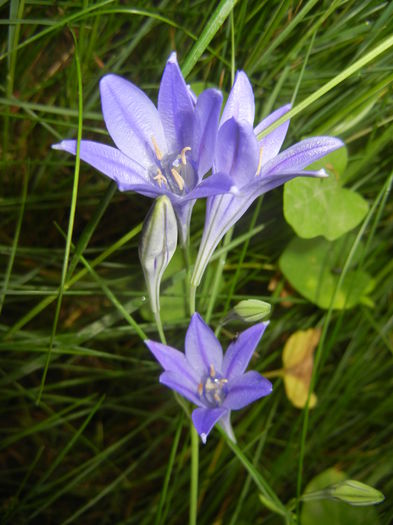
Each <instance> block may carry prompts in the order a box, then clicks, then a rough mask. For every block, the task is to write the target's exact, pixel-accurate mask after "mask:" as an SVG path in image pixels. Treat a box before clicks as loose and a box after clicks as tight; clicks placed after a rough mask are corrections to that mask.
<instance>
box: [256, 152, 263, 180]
mask: <svg viewBox="0 0 393 525" xmlns="http://www.w3.org/2000/svg"><path fill="white" fill-rule="evenodd" d="M262 151H263V148H262V146H261V147H260V149H259V159H258V166H257V172H256V173H255V176H256V177H258V175H259V174H260V173H261V168H262Z"/></svg>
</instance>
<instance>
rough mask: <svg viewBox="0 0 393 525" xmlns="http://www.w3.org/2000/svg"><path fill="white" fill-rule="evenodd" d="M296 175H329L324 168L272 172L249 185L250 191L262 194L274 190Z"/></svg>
mask: <svg viewBox="0 0 393 525" xmlns="http://www.w3.org/2000/svg"><path fill="white" fill-rule="evenodd" d="M296 177H316V178H326V177H328V175H327V173H326V172H325V171H324V170H318V171H305V170H299V171H294V172H291V171H286V172H284V173H272V174H270V175H267V176H266V175H265V176H263V177H261V178H259V180H257V181H255V182H254V183H253V184H252V185H250V186H249V188H248V190H249V192H250V193H251V192H253V193H255V192H256V193H257V194H258V195H262V194H263V193H267V192H268V191H270V190H274V188H277V187H278V186H282V185H283V184H285V183H286V182H288V181H290V180H292V179H295V178H296Z"/></svg>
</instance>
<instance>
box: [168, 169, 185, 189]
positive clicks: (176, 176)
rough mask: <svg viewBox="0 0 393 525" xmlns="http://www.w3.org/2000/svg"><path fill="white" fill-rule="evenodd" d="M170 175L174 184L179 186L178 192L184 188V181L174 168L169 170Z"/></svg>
mask: <svg viewBox="0 0 393 525" xmlns="http://www.w3.org/2000/svg"><path fill="white" fill-rule="evenodd" d="M171 173H172V175H173V178H174V179H175V182H176V184H177V185H178V186H179V190H180V191H181V190H182V189H183V188H184V179H183V177H182V176H181V175H180V173H179V172H178V171H176V170H175V168H171Z"/></svg>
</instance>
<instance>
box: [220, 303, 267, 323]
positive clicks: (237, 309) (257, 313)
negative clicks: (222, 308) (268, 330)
mask: <svg viewBox="0 0 393 525" xmlns="http://www.w3.org/2000/svg"><path fill="white" fill-rule="evenodd" d="M271 309H272V307H271V306H270V304H269V303H265V302H264V301H260V300H259V299H244V300H243V301H240V302H239V303H237V305H236V306H234V308H233V309H232V310H231V311H230V312H229V313H228V315H227V317H226V321H232V320H237V321H243V322H244V323H257V322H258V321H262V319H266V317H267V316H268V315H269V314H270V310H271Z"/></svg>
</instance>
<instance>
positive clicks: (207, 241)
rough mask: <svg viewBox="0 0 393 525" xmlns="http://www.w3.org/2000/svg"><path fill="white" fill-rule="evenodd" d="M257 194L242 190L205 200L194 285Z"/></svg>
mask: <svg viewBox="0 0 393 525" xmlns="http://www.w3.org/2000/svg"><path fill="white" fill-rule="evenodd" d="M257 196H258V193H256V192H254V194H249V193H248V192H247V193H246V192H244V193H239V194H237V195H233V194H232V193H226V194H224V195H216V196H214V197H210V198H209V199H208V200H207V206H206V218H205V227H204V230H203V235H202V240H201V243H200V246H199V251H198V255H197V260H196V262H195V266H194V273H193V276H192V279H191V280H192V284H193V285H194V286H199V284H200V282H201V279H202V275H203V273H204V271H205V269H206V266H207V264H208V262H209V261H210V258H211V256H212V255H213V253H214V250H215V249H216V247H217V244H218V243H219V242H220V241H221V239H222V238H223V236H224V235H225V234H226V232H227V231H228V230H229V229H230V228H231V227H232V226H233V225H234V224H235V223H236V222H237V221H238V220H239V219H240V217H241V216H242V215H243V214H244V213H245V212H246V211H247V210H248V208H249V207H250V206H251V204H252V203H253V201H254V200H255V199H256V197H257Z"/></svg>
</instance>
